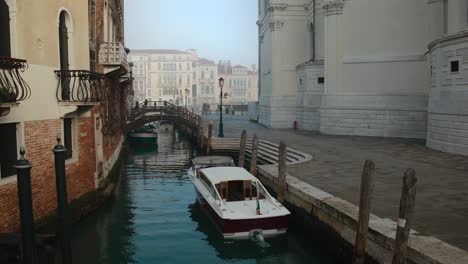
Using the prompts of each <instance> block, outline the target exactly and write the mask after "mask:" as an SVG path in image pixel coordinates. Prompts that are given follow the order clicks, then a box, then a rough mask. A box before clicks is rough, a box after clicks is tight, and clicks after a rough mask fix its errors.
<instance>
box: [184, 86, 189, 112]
mask: <svg viewBox="0 0 468 264" xmlns="http://www.w3.org/2000/svg"><path fill="white" fill-rule="evenodd" d="M188 94H189V89H188V88H185V109H188V105H187V96H188Z"/></svg>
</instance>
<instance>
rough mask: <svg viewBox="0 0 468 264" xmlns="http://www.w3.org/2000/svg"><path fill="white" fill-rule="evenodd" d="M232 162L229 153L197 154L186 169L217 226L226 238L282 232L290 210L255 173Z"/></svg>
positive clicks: (204, 207) (202, 202) (286, 224)
mask: <svg viewBox="0 0 468 264" xmlns="http://www.w3.org/2000/svg"><path fill="white" fill-rule="evenodd" d="M233 165H234V163H233V162H232V159H230V158H228V157H220V156H215V157H213V158H211V157H200V158H196V159H194V161H193V167H192V168H191V169H190V170H189V173H188V174H189V178H190V180H191V181H192V183H193V185H194V186H195V189H196V190H197V194H198V197H197V198H198V200H199V202H200V204H201V205H202V207H203V209H204V210H205V211H206V212H207V213H208V215H209V216H210V218H211V219H212V222H213V223H214V225H215V226H216V228H217V229H218V230H219V231H220V232H221V234H222V235H223V236H224V237H225V238H248V237H252V236H257V235H259V234H260V235H262V236H270V235H277V234H281V233H285V232H286V231H287V228H288V215H289V214H290V212H289V211H288V210H287V209H286V208H285V207H284V206H283V205H282V204H281V203H279V202H278V201H277V200H276V199H275V198H273V197H272V196H271V195H270V194H269V193H268V191H267V190H266V189H265V187H264V186H263V185H262V184H261V182H260V181H259V180H258V179H257V178H256V177H255V176H253V175H252V174H250V173H249V172H248V171H247V170H245V169H244V168H239V167H234V166H233Z"/></svg>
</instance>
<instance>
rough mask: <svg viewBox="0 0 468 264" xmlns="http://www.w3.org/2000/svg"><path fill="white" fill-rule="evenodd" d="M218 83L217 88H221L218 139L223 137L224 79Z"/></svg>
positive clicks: (220, 79)
mask: <svg viewBox="0 0 468 264" xmlns="http://www.w3.org/2000/svg"><path fill="white" fill-rule="evenodd" d="M218 82H219V87H220V88H221V92H220V93H219V99H220V102H221V103H220V104H221V108H220V109H219V134H218V137H224V132H223V86H224V79H223V77H221V78H219V80H218Z"/></svg>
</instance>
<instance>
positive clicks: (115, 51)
mask: <svg viewBox="0 0 468 264" xmlns="http://www.w3.org/2000/svg"><path fill="white" fill-rule="evenodd" d="M99 63H101V64H102V65H104V66H123V67H124V68H125V69H127V70H128V68H129V66H128V60H127V52H126V50H125V48H124V46H123V45H122V43H120V42H104V43H102V44H101V45H99Z"/></svg>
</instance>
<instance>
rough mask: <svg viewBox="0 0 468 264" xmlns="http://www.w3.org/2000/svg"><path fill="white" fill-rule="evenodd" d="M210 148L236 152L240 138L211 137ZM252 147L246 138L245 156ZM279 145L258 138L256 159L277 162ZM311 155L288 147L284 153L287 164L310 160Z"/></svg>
mask: <svg viewBox="0 0 468 264" xmlns="http://www.w3.org/2000/svg"><path fill="white" fill-rule="evenodd" d="M211 145H212V146H211V148H212V150H213V152H223V153H233V154H234V153H238V152H239V148H240V139H236V138H213V140H212V144H211ZM251 149H252V139H248V140H247V144H246V151H245V152H246V157H247V158H248V159H250V157H251ZM278 149H279V145H278V144H275V143H272V142H270V141H266V140H260V141H259V146H258V154H257V159H258V161H257V162H258V163H259V164H277V163H278ZM311 158H312V156H311V155H309V154H307V153H303V152H300V151H297V150H294V149H291V148H288V153H287V155H286V159H287V162H288V163H289V164H294V163H299V162H304V161H307V160H310V159H311Z"/></svg>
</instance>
